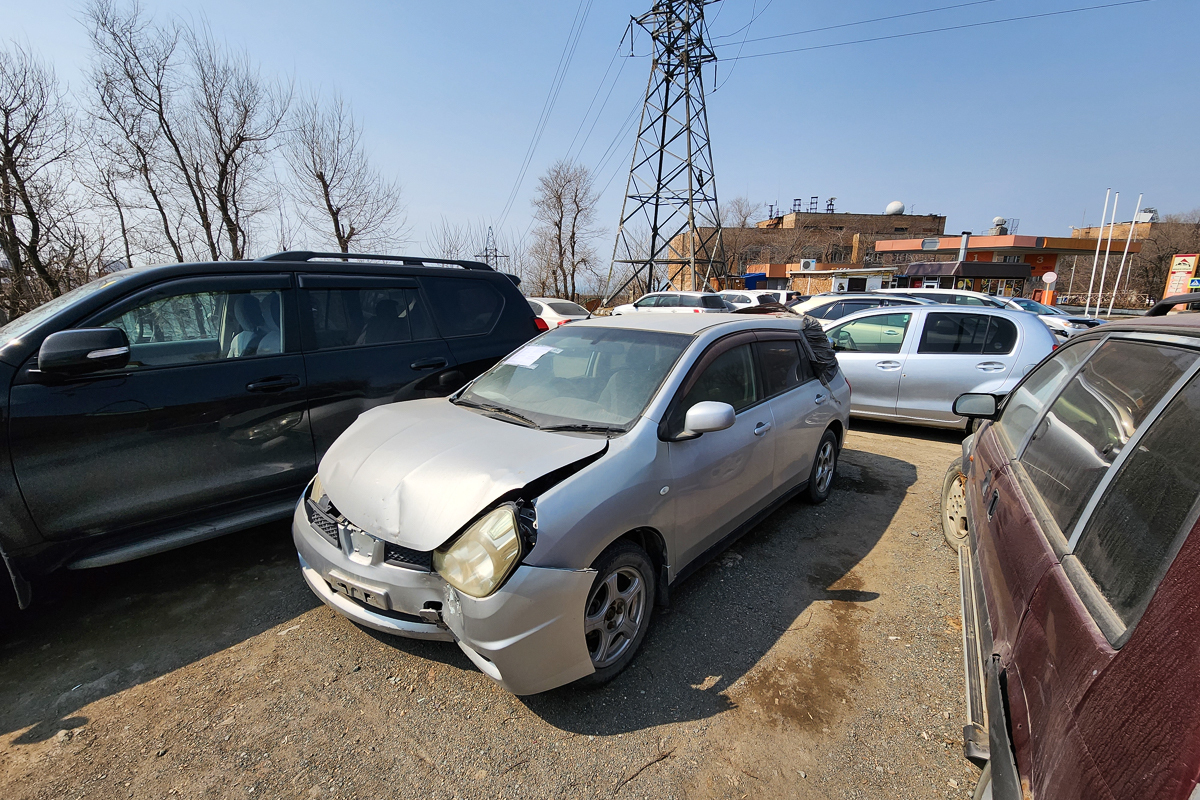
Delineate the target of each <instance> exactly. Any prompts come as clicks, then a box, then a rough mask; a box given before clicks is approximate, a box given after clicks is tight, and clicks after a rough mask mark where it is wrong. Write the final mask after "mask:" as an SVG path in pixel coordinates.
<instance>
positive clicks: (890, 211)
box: [883, 200, 904, 217]
mask: <svg viewBox="0 0 1200 800" xmlns="http://www.w3.org/2000/svg"><path fill="white" fill-rule="evenodd" d="M883 213H884V214H886V215H888V216H889V217H894V216H897V215H899V214H903V213H904V203H901V202H900V201H899V200H893V201H892V202H890V203H888V205H887V208H885V209H884V210H883Z"/></svg>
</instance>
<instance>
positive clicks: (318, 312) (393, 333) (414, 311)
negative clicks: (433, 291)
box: [308, 287, 532, 350]
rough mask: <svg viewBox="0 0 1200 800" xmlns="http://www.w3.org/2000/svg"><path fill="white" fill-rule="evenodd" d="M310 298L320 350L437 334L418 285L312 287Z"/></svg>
mask: <svg viewBox="0 0 1200 800" xmlns="http://www.w3.org/2000/svg"><path fill="white" fill-rule="evenodd" d="M308 298H309V304H310V306H311V308H312V320H313V333H314V334H315V335H316V349H318V350H328V349H330V348H333V347H352V346H354V345H372V344H391V343H395V342H411V341H414V340H421V339H434V338H437V337H436V334H435V333H434V332H433V326H432V325H431V324H430V322H429V314H428V312H426V310H425V304H424V303H423V302H422V301H421V295H420V293H419V292H417V290H416V289H401V288H392V287H389V288H355V289H310V290H309V291H308ZM531 305H532V304H531Z"/></svg>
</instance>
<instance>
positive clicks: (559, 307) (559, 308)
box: [546, 300, 588, 317]
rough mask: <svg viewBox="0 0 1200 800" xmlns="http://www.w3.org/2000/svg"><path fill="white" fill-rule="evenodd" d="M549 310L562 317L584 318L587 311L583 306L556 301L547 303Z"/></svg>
mask: <svg viewBox="0 0 1200 800" xmlns="http://www.w3.org/2000/svg"><path fill="white" fill-rule="evenodd" d="M546 305H548V306H550V310H551V311H553V312H554V313H555V314H562V315H563V316H564V317H586V316H587V315H588V310H587V309H586V308H584V307H583V306H580V305H576V304H575V303H569V302H567V301H566V300H556V301H555V302H553V303H547V304H546Z"/></svg>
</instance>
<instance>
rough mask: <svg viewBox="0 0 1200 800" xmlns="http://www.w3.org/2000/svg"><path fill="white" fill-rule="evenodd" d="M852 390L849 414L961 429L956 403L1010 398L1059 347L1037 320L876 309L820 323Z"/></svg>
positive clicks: (972, 311)
mask: <svg viewBox="0 0 1200 800" xmlns="http://www.w3.org/2000/svg"><path fill="white" fill-rule="evenodd" d="M821 324H822V327H824V328H825V334H826V335H827V336H828V337H829V341H830V343H831V344H832V345H833V349H834V350H835V351H836V352H837V357H838V365H839V366H840V367H841V369H842V372H844V373H845V375H846V380H847V381H849V382H850V385H851V386H853V387H854V393H853V395H852V396H851V399H850V413H851V414H852V415H854V416H859V417H867V418H871V419H887V420H895V421H897V422H913V423H917V424H920V425H931V426H933V427H937V428H963V427H964V426H966V425H967V424H968V420H966V419H965V418H963V417H960V416H958V415H957V414H955V413H954V410H953V408H954V399H955V398H956V397H958V396H959V395H960V394H965V393H967V392H983V393H986V394H994V395H1005V394H1008V392H1010V391H1012V388H1013V387H1014V386H1016V385H1017V383H1018V382H1019V381H1020V380H1021V378H1023V377H1024V376H1025V373H1027V372H1029V371H1030V370H1031V369H1033V367H1034V366H1035V365H1036V364H1037V363H1038V362H1039V361H1041V360H1042V359H1043V358H1045V357H1046V356H1047V355H1049V354H1050V352H1051V351H1052V350H1054V348H1055V347H1057V346H1058V342H1057V340H1056V339H1055V337H1054V334H1052V333H1051V332H1050V329H1049V328H1047V327H1046V326H1045V325H1043V324H1042V322H1041V320H1039V319H1038V318H1037V317H1036V316H1034V315H1033V314H1029V313H1028V312H1025V311H1011V310H1009V309H1004V308H992V307H983V306H977V307H973V308H962V307H955V306H945V305H925V306H910V307H908V308H904V309H900V308H876V309H871V310H869V311H859V312H857V313H855V314H851V315H850V316H847V317H842V318H841V319H837V320H826V321H825V322H822V323H821Z"/></svg>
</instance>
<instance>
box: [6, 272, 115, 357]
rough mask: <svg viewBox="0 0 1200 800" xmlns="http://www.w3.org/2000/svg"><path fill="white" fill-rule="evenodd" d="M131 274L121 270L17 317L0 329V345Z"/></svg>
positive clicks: (17, 337)
mask: <svg viewBox="0 0 1200 800" xmlns="http://www.w3.org/2000/svg"><path fill="white" fill-rule="evenodd" d="M133 274H134V272H133V271H131V270H121V271H120V272H114V273H113V274H111V275H105V276H104V277H103V278H96V280H94V281H92V282H90V283H85V284H84V285H83V286H77V287H76V288H74V289H72V290H71V291H69V292H67V293H66V294H63V295H59V296H58V297H56V298H54V299H53V300H51V301H50V302H49V303H46V304H44V305H40V306H38V307H37V308H35V309H34V310H33V311H30V312H29V313H28V314H23V315H22V316H19V317H17V318H16V319H14V320H13V321H12V322H10V323H8V324H7V325H5V326H4V327H3V328H0V345H2V344H4V343H5V342H11V341H12V340H13V339H20V338H21V337H22V336H24V335H25V334H27V333H29V331H31V330H33V329H34V328H36V327H37V326H38V325H39V324H41V323H42V322H43V321H44V320H47V319H49V318H50V317H52V316H54V315H55V314H57V313H58V312H59V311H62V310H63V309H64V308H66V307H67V306H69V305H71V304H72V303H75V302H77V301H79V300H82V299H83V298H85V297H87V296H88V295H90V294H94V293H95V292H98V291H100V290H101V289H103V288H104V287H105V286H112V285H113V284H114V283H116V282H117V281H119V280H122V279H123V278H126V277H128V276H130V275H133Z"/></svg>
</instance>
